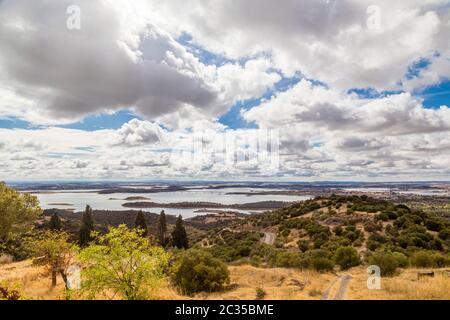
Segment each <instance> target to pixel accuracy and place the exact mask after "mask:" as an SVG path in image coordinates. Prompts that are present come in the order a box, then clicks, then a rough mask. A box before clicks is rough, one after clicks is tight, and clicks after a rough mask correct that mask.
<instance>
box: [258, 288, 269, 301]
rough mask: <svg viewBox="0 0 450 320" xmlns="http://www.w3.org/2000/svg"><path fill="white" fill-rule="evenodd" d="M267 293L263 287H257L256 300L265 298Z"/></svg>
mask: <svg viewBox="0 0 450 320" xmlns="http://www.w3.org/2000/svg"><path fill="white" fill-rule="evenodd" d="M266 295H267V293H266V291H264V289H262V288H256V300H264V298H265V297H266Z"/></svg>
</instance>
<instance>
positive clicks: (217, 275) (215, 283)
mask: <svg viewBox="0 0 450 320" xmlns="http://www.w3.org/2000/svg"><path fill="white" fill-rule="evenodd" d="M171 280H172V282H173V284H174V285H175V286H177V287H178V289H179V291H180V292H181V293H182V294H186V295H193V294H194V293H198V292H213V291H217V290H221V289H222V288H223V285H224V284H227V283H229V281H230V273H229V271H228V267H227V265H226V264H225V263H223V262H222V261H220V260H218V259H216V258H213V256H212V255H211V254H210V253H209V252H206V251H202V250H198V249H190V250H188V251H185V252H183V253H182V254H180V256H178V258H177V259H176V262H175V265H174V267H173V269H172V274H171Z"/></svg>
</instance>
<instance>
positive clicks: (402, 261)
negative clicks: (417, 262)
mask: <svg viewBox="0 0 450 320" xmlns="http://www.w3.org/2000/svg"><path fill="white" fill-rule="evenodd" d="M392 255H393V256H394V258H395V260H396V261H397V265H398V267H399V268H406V267H407V266H409V260H408V257H407V256H406V255H404V254H403V253H401V252H394V253H393V254H392Z"/></svg>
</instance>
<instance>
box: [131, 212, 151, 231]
mask: <svg viewBox="0 0 450 320" xmlns="http://www.w3.org/2000/svg"><path fill="white" fill-rule="evenodd" d="M134 227H135V228H136V229H138V230H141V234H142V236H143V237H146V236H147V235H148V228H147V221H146V220H145V216H144V213H143V212H142V211H139V212H138V214H137V216H136V221H135V222H134Z"/></svg>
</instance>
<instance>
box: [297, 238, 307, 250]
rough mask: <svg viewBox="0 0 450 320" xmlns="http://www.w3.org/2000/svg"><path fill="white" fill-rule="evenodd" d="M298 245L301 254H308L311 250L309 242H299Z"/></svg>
mask: <svg viewBox="0 0 450 320" xmlns="http://www.w3.org/2000/svg"><path fill="white" fill-rule="evenodd" d="M297 245H298V248H299V250H300V251H301V252H306V251H308V250H309V242H308V241H306V240H299V241H298V242H297Z"/></svg>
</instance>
